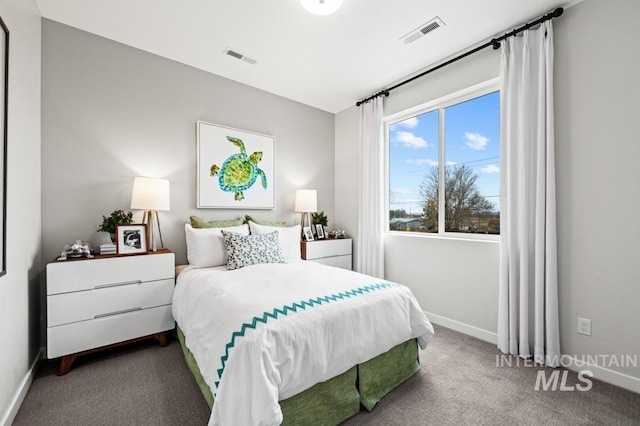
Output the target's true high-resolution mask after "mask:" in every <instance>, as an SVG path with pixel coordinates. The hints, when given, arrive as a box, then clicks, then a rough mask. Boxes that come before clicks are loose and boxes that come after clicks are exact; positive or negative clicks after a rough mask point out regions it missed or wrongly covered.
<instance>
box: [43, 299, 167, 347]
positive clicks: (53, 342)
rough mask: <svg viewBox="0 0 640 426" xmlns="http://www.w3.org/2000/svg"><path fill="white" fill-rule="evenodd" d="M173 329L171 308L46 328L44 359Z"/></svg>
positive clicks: (141, 311)
mask: <svg viewBox="0 0 640 426" xmlns="http://www.w3.org/2000/svg"><path fill="white" fill-rule="evenodd" d="M174 327H175V322H174V320H173V316H172V314H171V305H165V306H158V307H155V308H150V309H143V310H140V311H134V312H127V313H121V314H117V315H112V316H108V317H102V318H97V319H92V320H89V321H81V322H75V323H72V324H65V325H59V326H56V327H49V328H47V340H48V344H47V357H48V358H49V359H51V358H57V357H59V356H63V355H68V354H73V353H77V352H82V351H85V350H88V349H93V348H99V347H101V346H106V345H111V344H113V343H118V342H122V341H125V340H130V339H135V338H137V337H140V336H147V335H149V334H155V333H160V332H162V331H167V330H171V329H173V328H174Z"/></svg>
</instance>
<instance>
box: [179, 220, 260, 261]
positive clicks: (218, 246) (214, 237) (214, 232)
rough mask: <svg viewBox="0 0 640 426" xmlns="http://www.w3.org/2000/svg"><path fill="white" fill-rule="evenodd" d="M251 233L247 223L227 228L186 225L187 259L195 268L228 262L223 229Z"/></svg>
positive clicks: (244, 233)
mask: <svg viewBox="0 0 640 426" xmlns="http://www.w3.org/2000/svg"><path fill="white" fill-rule="evenodd" d="M223 229H224V230H225V231H229V232H236V233H238V234H242V235H249V227H248V226H247V225H244V224H243V225H238V226H229V227H226V228H192V227H191V225H190V224H188V223H187V224H185V225H184V232H185V235H186V237H187V260H188V261H189V265H191V266H193V267H194V268H208V267H211V266H220V265H226V264H227V249H226V248H225V247H224V238H223V237H222V230H223Z"/></svg>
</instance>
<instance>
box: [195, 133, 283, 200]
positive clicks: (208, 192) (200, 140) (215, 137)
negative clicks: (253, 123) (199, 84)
mask: <svg viewBox="0 0 640 426" xmlns="http://www.w3.org/2000/svg"><path fill="white" fill-rule="evenodd" d="M196 139H197V143H196V145H197V147H196V151H197V152H196V153H197V155H196V157H197V158H196V160H197V161H196V162H197V164H196V173H197V179H196V207H197V208H215V209H273V208H274V207H275V138H274V137H273V136H269V135H263V134H259V133H254V132H250V131H246V130H240V129H234V128H232V127H226V126H221V125H219V124H212V123H207V122H204V121H197V122H196ZM230 170H233V171H234V173H229V171H230Z"/></svg>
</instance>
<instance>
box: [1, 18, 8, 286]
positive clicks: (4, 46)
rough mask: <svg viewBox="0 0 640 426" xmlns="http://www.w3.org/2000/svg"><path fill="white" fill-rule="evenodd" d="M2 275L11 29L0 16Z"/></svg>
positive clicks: (4, 235) (5, 257)
mask: <svg viewBox="0 0 640 426" xmlns="http://www.w3.org/2000/svg"><path fill="white" fill-rule="evenodd" d="M0 27H2V28H1V29H0V82H2V83H1V84H0V102H1V103H0V137H2V142H1V143H2V145H0V179H1V180H2V182H0V201H1V202H2V205H1V206H0V276H2V275H4V274H6V273H7V268H6V263H7V262H6V260H7V254H6V253H7V237H6V235H7V109H8V107H9V101H8V99H9V98H8V96H7V95H8V94H7V88H8V87H9V83H8V81H9V80H8V76H9V29H8V28H7V26H6V25H5V23H4V21H3V20H2V18H0Z"/></svg>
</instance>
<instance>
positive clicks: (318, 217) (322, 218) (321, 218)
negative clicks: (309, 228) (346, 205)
mask: <svg viewBox="0 0 640 426" xmlns="http://www.w3.org/2000/svg"><path fill="white" fill-rule="evenodd" d="M311 220H312V221H313V224H314V225H322V228H323V229H324V228H326V227H327V224H328V223H329V219H327V215H325V214H324V211H321V212H316V213H311Z"/></svg>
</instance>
